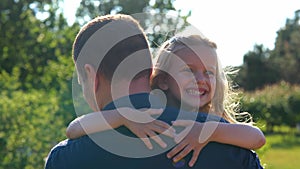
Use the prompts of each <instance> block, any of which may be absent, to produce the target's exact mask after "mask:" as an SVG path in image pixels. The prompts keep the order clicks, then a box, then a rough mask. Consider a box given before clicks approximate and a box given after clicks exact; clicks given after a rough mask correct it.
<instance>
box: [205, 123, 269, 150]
mask: <svg viewBox="0 0 300 169" xmlns="http://www.w3.org/2000/svg"><path fill="white" fill-rule="evenodd" d="M210 140H211V141H215V142H220V143H224V144H231V145H235V146H239V147H243V148H246V149H254V150H255V149H258V148H261V147H262V146H263V145H264V144H265V143H266V138H265V136H264V134H263V132H262V131H261V130H260V129H259V128H258V127H255V126H252V125H247V124H230V123H219V124H218V126H217V128H216V131H215V132H214V133H213V135H212V137H211V139H210Z"/></svg>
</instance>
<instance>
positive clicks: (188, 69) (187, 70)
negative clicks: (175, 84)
mask: <svg viewBox="0 0 300 169" xmlns="http://www.w3.org/2000/svg"><path fill="white" fill-rule="evenodd" d="M181 72H193V70H192V69H191V68H190V67H183V68H182V69H181Z"/></svg>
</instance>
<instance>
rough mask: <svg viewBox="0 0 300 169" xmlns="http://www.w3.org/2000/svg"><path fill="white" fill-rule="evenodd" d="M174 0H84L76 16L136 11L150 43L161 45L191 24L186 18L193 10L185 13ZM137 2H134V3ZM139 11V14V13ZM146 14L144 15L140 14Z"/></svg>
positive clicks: (81, 19) (84, 18) (83, 18)
mask: <svg viewBox="0 0 300 169" xmlns="http://www.w3.org/2000/svg"><path fill="white" fill-rule="evenodd" d="M174 1H175V0H154V1H150V0H103V1H101V2H99V1H94V0H82V1H81V3H80V7H79V8H78V10H77V13H76V16H77V18H78V19H77V20H78V22H79V23H80V24H84V23H86V22H87V21H89V20H90V19H91V18H94V17H96V16H99V15H106V14H116V13H123V14H129V15H133V17H135V16H136V17H135V18H136V19H137V20H138V21H139V22H140V24H141V25H142V27H143V28H144V29H147V30H148V32H154V33H149V34H148V37H149V42H150V45H151V47H158V46H160V45H161V44H162V43H163V42H164V41H165V40H166V39H169V38H170V37H172V36H174V34H175V33H177V32H178V31H181V30H182V29H183V28H185V27H186V26H188V25H189V24H188V23H187V18H188V17H190V16H191V12H189V13H187V14H182V12H181V11H180V10H178V11H176V10H175V8H174V6H173V2H174ZM132 4H134V5H132ZM136 14H137V15H136ZM141 16H143V18H142V19H140V17H141Z"/></svg>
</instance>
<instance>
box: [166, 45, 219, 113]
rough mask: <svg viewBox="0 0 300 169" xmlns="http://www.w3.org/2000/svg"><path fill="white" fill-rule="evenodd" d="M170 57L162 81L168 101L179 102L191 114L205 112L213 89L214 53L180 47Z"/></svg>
mask: <svg viewBox="0 0 300 169" xmlns="http://www.w3.org/2000/svg"><path fill="white" fill-rule="evenodd" d="M196 53H197V54H196ZM174 54H175V56H174V57H172V59H171V61H170V67H169V70H168V73H169V75H168V76H167V78H166V79H165V86H167V87H165V89H167V90H168V92H167V95H169V96H167V97H168V99H176V100H175V101H173V102H175V103H180V100H181V103H182V106H183V107H184V108H188V109H191V110H193V111H199V110H200V111H207V109H206V107H207V105H209V104H210V103H211V100H212V98H213V96H214V93H215V88H216V67H217V55H216V52H215V51H214V50H213V49H212V48H210V47H208V46H206V45H199V46H197V47H195V46H194V47H193V50H191V49H189V48H187V47H184V48H182V49H180V50H178V51H176V52H175V53H174Z"/></svg>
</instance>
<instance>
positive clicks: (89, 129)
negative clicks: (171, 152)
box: [66, 107, 175, 149]
mask: <svg viewBox="0 0 300 169" xmlns="http://www.w3.org/2000/svg"><path fill="white" fill-rule="evenodd" d="M162 111H163V110H162V109H147V110H146V111H139V110H136V109H131V108H127V107H123V108H118V109H114V110H107V111H101V112H94V113H89V114H86V115H83V116H80V117H78V118H76V119H75V120H73V121H72V122H71V123H70V124H69V126H68V128H67V131H66V135H67V137H68V138H71V139H74V138H78V137H81V136H83V135H86V134H91V133H95V132H100V131H105V130H110V129H114V128H118V127H120V126H122V125H124V126H125V127H127V128H128V129H129V130H131V131H132V132H133V133H134V134H135V135H137V136H138V137H139V138H141V140H142V141H143V142H144V143H145V144H146V146H147V147H148V148H149V149H152V144H151V142H150V140H149V138H151V139H153V140H154V141H155V142H157V143H158V144H159V145H160V146H161V147H166V146H167V145H166V143H164V141H162V140H161V139H160V137H158V136H157V134H156V133H162V134H164V135H167V136H170V137H172V136H173V135H174V133H175V131H174V129H173V128H171V127H170V126H169V125H168V124H167V123H165V122H163V121H159V120H156V119H154V118H153V117H152V116H151V115H158V114H161V113H162Z"/></svg>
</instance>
